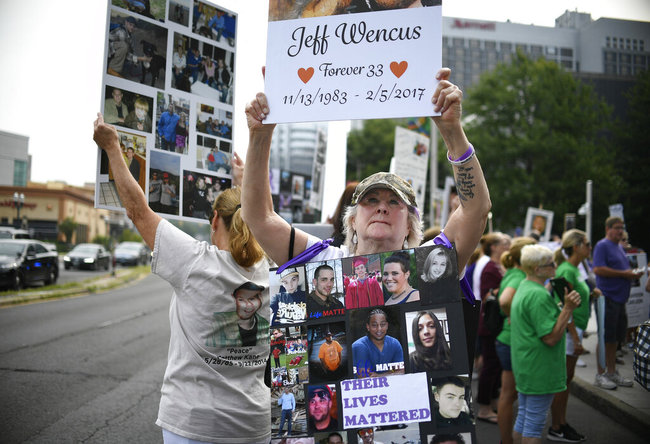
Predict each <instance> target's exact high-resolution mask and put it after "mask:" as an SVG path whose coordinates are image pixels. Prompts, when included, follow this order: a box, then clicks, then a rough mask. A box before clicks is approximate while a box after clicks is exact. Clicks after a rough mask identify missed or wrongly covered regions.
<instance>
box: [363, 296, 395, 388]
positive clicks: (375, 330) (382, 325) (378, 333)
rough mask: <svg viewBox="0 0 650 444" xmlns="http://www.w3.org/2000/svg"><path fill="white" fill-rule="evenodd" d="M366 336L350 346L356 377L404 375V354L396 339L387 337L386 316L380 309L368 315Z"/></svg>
mask: <svg viewBox="0 0 650 444" xmlns="http://www.w3.org/2000/svg"><path fill="white" fill-rule="evenodd" d="M366 330H367V331H368V334H367V335H366V336H363V337H361V338H359V339H357V340H356V341H354V343H353V344H352V359H353V360H354V365H355V367H356V377H357V378H365V377H368V376H369V377H376V376H381V375H386V374H403V373H404V352H403V350H402V345H401V344H400V343H399V341H398V340H397V339H395V338H394V337H392V336H388V335H387V334H386V333H387V332H388V316H387V315H386V312H385V311H384V310H382V309H380V308H375V309H374V310H371V311H370V313H368V318H367V319H366Z"/></svg>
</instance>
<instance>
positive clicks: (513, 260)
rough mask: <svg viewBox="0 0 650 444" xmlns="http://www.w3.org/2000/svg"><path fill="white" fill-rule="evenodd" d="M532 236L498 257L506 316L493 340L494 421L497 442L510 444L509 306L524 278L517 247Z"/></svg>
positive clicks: (501, 303)
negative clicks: (497, 376)
mask: <svg viewBox="0 0 650 444" xmlns="http://www.w3.org/2000/svg"><path fill="white" fill-rule="evenodd" d="M536 243H537V241H536V240H535V239H533V238H532V237H518V238H515V239H514V240H513V241H512V243H511V244H510V250H508V251H507V252H506V253H504V254H503V256H501V264H502V265H503V266H504V267H505V269H506V274H505V275H503V279H502V280H501V284H500V286H499V294H498V300H499V306H500V307H501V311H502V312H503V313H504V314H505V315H506V316H507V318H506V319H504V320H503V327H502V329H501V333H499V335H498V336H497V339H496V341H495V344H494V346H495V348H496V352H497V355H498V357H499V363H500V364H501V369H502V371H501V390H500V392H499V402H498V404H497V422H498V424H499V430H500V432H501V442H502V443H503V444H512V426H513V425H514V408H513V405H514V403H515V401H516V400H517V389H516V388H515V377H514V374H513V373H512V359H511V358H510V329H511V327H510V307H511V306H512V300H513V298H514V297H515V294H516V291H517V288H519V284H520V283H521V281H523V280H524V279H526V273H524V271H523V270H522V269H521V249H522V248H524V247H525V246H526V245H533V244H536Z"/></svg>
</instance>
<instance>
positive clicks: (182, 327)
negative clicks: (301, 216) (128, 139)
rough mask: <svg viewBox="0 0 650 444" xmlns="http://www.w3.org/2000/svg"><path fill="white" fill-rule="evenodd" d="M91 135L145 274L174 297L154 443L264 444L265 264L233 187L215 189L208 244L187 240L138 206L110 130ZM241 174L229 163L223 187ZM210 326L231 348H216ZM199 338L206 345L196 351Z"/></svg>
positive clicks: (140, 198)
mask: <svg viewBox="0 0 650 444" xmlns="http://www.w3.org/2000/svg"><path fill="white" fill-rule="evenodd" d="M94 127H95V132H94V139H95V142H97V144H98V145H99V147H100V148H102V149H103V150H104V151H106V153H107V155H108V158H109V162H110V165H111V168H112V171H113V177H114V179H115V185H116V187H117V192H118V194H119V196H120V200H121V201H122V204H123V205H124V208H125V209H126V214H127V215H128V217H129V218H130V219H131V220H132V221H133V223H134V224H135V226H136V228H137V229H138V232H139V233H140V235H141V236H142V238H143V239H144V241H145V242H146V244H147V245H148V246H149V247H150V248H151V249H152V250H153V252H154V256H153V261H152V263H151V268H152V271H153V273H155V274H157V275H158V276H160V277H162V278H163V279H165V280H166V281H168V282H169V283H170V284H171V285H172V287H173V289H174V292H173V295H172V299H171V308H170V312H169V318H170V324H171V325H170V327H171V336H170V342H169V357H168V362H167V369H166V371H165V376H164V379H163V384H162V389H161V399H160V408H159V410H158V419H157V421H156V424H158V425H159V426H160V427H162V429H163V440H164V442H165V443H170V442H179V440H187V439H190V440H198V441H207V442H226V441H228V440H232V437H233V436H236V437H237V438H238V440H240V441H241V442H256V443H261V442H268V441H269V439H270V437H271V430H270V424H271V417H270V410H269V405H270V402H271V398H270V392H269V389H268V387H267V386H266V385H265V384H264V369H265V367H266V363H267V360H268V356H269V345H270V340H269V339H270V338H269V334H268V321H267V320H266V319H264V317H263V316H262V315H261V314H263V313H267V312H268V310H269V309H268V292H267V291H266V287H267V286H268V267H269V263H268V261H267V260H266V257H265V255H264V252H263V251H262V249H261V247H260V246H259V244H258V243H257V241H256V240H255V238H254V237H253V236H252V234H251V233H250V231H249V229H248V227H247V226H246V224H245V223H244V222H243V220H242V219H241V209H240V191H239V189H229V190H227V191H224V192H223V193H222V194H221V195H220V196H219V198H218V199H217V200H216V201H215V205H214V208H213V211H212V215H211V218H210V225H211V228H212V232H211V236H210V240H211V243H212V244H208V243H207V242H200V241H197V240H195V239H193V238H192V237H190V236H188V235H187V234H185V233H183V232H182V231H181V230H179V229H178V228H176V227H174V226H173V225H172V224H171V223H169V222H167V221H166V220H165V219H163V218H161V217H160V216H159V215H157V214H156V213H154V212H153V211H152V210H151V209H150V208H149V207H148V206H147V200H146V197H145V195H144V192H143V191H142V188H140V186H139V185H138V183H137V182H136V181H135V179H134V178H133V176H132V175H131V173H130V172H129V170H128V168H127V166H126V163H125V162H124V158H123V157H122V151H121V149H120V144H119V137H118V134H117V131H116V130H115V128H114V127H113V126H111V125H107V124H105V123H104V120H103V117H102V115H101V114H98V117H97V120H96V121H95V124H94ZM242 170H243V164H242V163H241V161H239V163H238V168H237V169H236V174H235V175H234V177H233V183H235V184H237V183H241V177H242ZM166 174H167V173H165V175H166ZM230 312H235V313H236V315H235V316H232V317H231V318H230V321H231V322H229V323H225V324H216V323H214V322H213V320H214V319H215V314H222V313H230ZM239 320H242V321H247V322H242V323H240V322H239ZM251 324H253V325H252V327H255V326H256V327H257V332H256V333H255V334H253V333H252V329H251V328H248V329H247V327H250V326H251ZM220 328H223V329H224V331H225V330H227V332H226V333H227V336H228V337H233V336H237V337H240V338H241V342H240V343H239V342H238V343H237V344H235V345H231V344H228V345H227V344H225V343H223V342H221V340H220V339H219V338H220V337H221V333H222V332H221V331H219V329H220ZM240 329H243V330H246V331H247V332H248V334H246V331H245V332H244V333H243V334H242V333H241V332H242V330H240ZM206 338H213V339H214V340H215V343H210V341H208V342H207V343H206ZM243 343H246V344H251V345H248V346H245V347H242V345H243ZM215 399H220V400H232V402H224V403H216V402H215ZM235 401H236V402H235Z"/></svg>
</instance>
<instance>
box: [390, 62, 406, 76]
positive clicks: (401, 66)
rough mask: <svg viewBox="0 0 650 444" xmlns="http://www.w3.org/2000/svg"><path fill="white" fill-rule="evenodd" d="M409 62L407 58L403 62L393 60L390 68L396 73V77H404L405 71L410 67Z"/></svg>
mask: <svg viewBox="0 0 650 444" xmlns="http://www.w3.org/2000/svg"><path fill="white" fill-rule="evenodd" d="M408 66H409V64H408V62H407V61H406V60H404V61H402V62H399V63H397V62H391V63H390V70H391V71H392V72H393V74H395V77H397V78H400V77H402V74H404V71H406V68H408Z"/></svg>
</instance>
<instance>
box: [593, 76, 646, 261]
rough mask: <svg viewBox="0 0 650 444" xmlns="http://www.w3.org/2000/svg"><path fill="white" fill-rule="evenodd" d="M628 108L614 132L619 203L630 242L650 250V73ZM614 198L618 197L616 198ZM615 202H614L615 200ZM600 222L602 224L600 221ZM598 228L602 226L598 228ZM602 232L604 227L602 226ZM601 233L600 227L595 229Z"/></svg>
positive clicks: (632, 94)
mask: <svg viewBox="0 0 650 444" xmlns="http://www.w3.org/2000/svg"><path fill="white" fill-rule="evenodd" d="M626 96H627V99H628V108H627V113H626V115H625V118H624V119H623V120H622V121H620V122H617V124H616V125H615V130H614V136H615V138H614V140H615V142H616V144H615V146H616V148H617V149H616V153H617V155H616V157H615V163H614V165H615V167H616V170H617V171H619V172H620V175H621V178H622V181H623V192H622V193H620V194H619V195H618V202H622V203H623V209H624V214H625V225H626V228H627V231H628V233H629V235H630V241H631V242H632V244H633V245H635V246H641V247H643V249H644V250H645V251H649V250H650V231H648V228H647V225H646V223H647V218H648V189H650V175H649V174H648V172H649V171H650V156H649V155H648V147H650V125H648V110H650V71H643V72H642V73H641V74H639V75H638V76H637V81H636V84H635V85H634V87H633V88H632V90H631V91H629V92H628V94H627V95H626ZM612 197H614V196H612ZM611 203H614V201H612V202H611ZM596 223H598V222H596ZM596 227H598V225H596ZM600 227H601V229H602V224H601V225H600ZM595 232H598V231H597V228H596V230H595Z"/></svg>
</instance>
